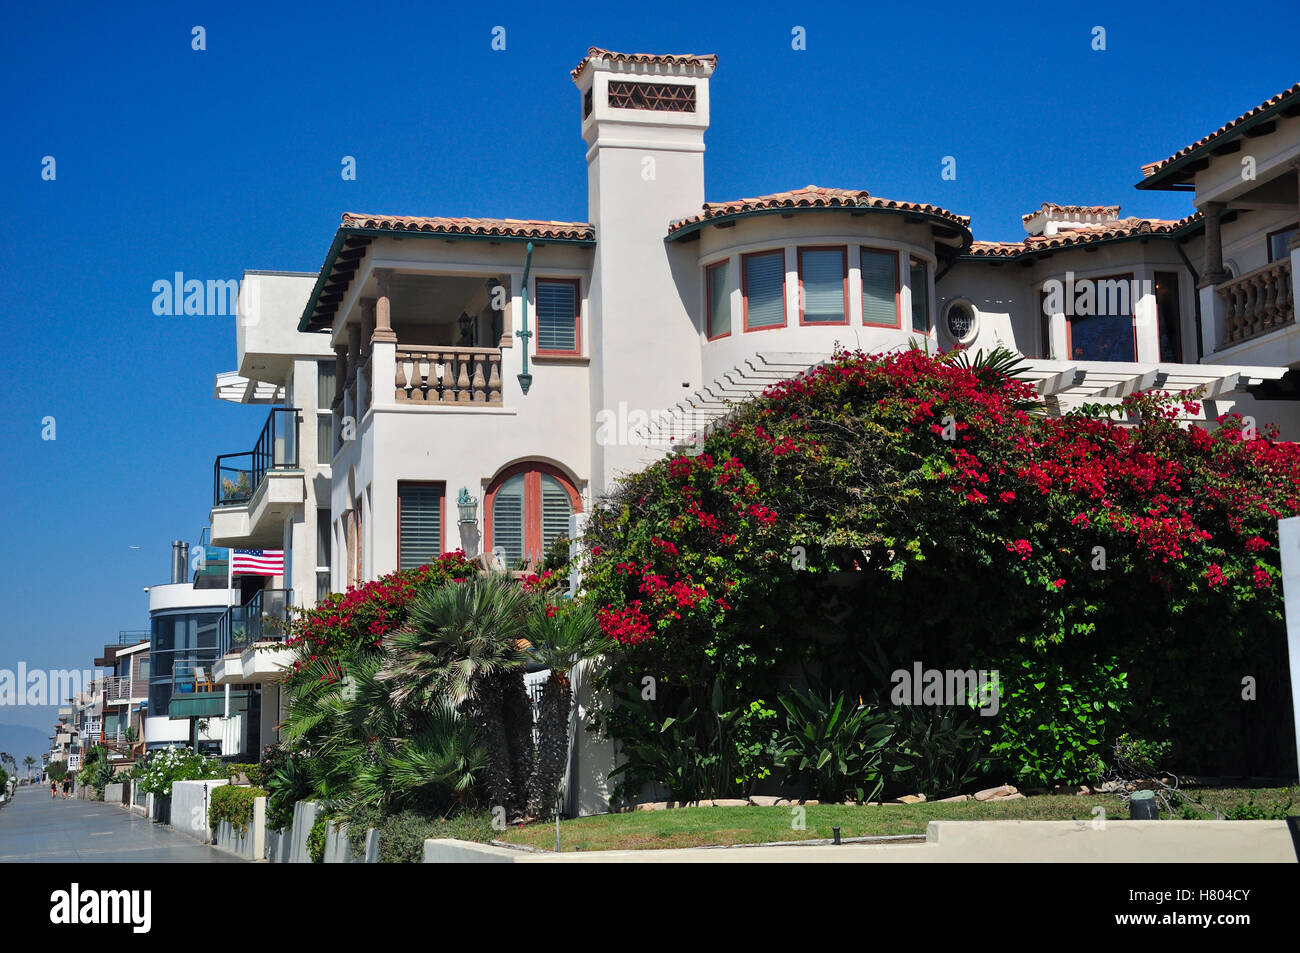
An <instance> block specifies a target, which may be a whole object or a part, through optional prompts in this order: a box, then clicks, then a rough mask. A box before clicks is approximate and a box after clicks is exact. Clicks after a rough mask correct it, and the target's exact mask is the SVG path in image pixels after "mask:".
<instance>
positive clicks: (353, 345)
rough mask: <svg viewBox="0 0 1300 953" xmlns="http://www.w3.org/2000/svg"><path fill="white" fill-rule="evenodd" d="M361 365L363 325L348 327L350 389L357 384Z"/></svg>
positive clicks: (350, 325)
mask: <svg viewBox="0 0 1300 953" xmlns="http://www.w3.org/2000/svg"><path fill="white" fill-rule="evenodd" d="M360 365H361V325H359V324H349V325H348V381H347V383H348V389H349V390H353V389H354V388H355V387H356V383H357V368H358V367H359V366H360Z"/></svg>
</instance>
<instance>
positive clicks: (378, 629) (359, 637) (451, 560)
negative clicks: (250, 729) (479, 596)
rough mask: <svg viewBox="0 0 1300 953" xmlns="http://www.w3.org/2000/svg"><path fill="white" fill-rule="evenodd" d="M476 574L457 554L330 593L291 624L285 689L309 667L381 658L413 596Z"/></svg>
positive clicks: (448, 554)
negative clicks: (290, 657) (290, 658)
mask: <svg viewBox="0 0 1300 953" xmlns="http://www.w3.org/2000/svg"><path fill="white" fill-rule="evenodd" d="M477 572H478V566H477V564H475V563H474V562H473V561H472V560H470V559H467V558H466V556H465V553H464V551H463V550H459V549H457V550H454V551H452V552H449V553H443V554H442V555H441V556H439V557H438V558H437V559H435V560H433V561H432V562H429V563H426V564H425V565H423V566H420V567H419V568H418V569H405V570H398V571H397V572H391V573H389V574H388V575H386V576H380V577H379V578H378V579H375V580H373V581H371V582H366V583H362V584H361V585H359V586H349V587H348V589H347V591H346V592H335V593H331V594H330V595H329V596H328V597H326V598H325V599H323V600H322V601H321V602H320V603H319V604H317V605H316V606H315V607H313V608H311V609H306V610H304V611H303V612H302V613H301V614H299V615H298V616H297V617H296V618H294V619H293V620H292V621H291V622H290V624H289V634H288V638H287V639H286V640H285V646H286V647H288V648H291V649H293V650H294V656H295V658H294V661H293V662H292V664H291V665H290V670H289V676H288V678H287V679H286V681H287V683H288V684H289V686H290V687H291V688H292V687H294V686H295V685H296V684H298V682H300V681H301V679H302V678H303V677H304V671H305V670H306V669H308V668H312V669H313V671H315V668H314V667H312V666H311V665H310V663H313V662H325V663H332V664H333V665H335V666H341V667H342V668H343V669H344V670H346V666H347V663H348V662H349V661H350V660H352V659H354V658H357V657H374V656H377V655H379V654H380V647H381V644H382V642H383V638H384V635H385V634H386V633H389V632H393V631H396V630H397V629H400V628H401V627H402V626H403V625H404V624H405V623H406V612H407V608H408V607H409V606H410V604H411V601H412V600H413V599H415V597H416V596H417V595H419V594H420V593H422V592H432V591H433V590H434V589H437V588H438V587H439V586H441V585H442V584H443V583H446V582H453V581H460V580H462V579H466V578H468V577H469V576H472V575H475V574H477ZM311 677H314V678H319V675H313V676H311Z"/></svg>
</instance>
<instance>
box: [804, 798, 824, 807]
mask: <svg viewBox="0 0 1300 953" xmlns="http://www.w3.org/2000/svg"><path fill="white" fill-rule="evenodd" d="M799 803H800V804H802V805H804V806H805V807H816V806H817V805H818V804H820V803H821V801H814V800H811V799H810V800H806V801H802V800H801V801H800V802H799Z"/></svg>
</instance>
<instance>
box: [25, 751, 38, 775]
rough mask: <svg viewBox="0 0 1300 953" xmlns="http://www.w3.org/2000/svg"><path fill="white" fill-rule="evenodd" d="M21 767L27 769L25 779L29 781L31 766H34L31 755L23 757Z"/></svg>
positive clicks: (34, 761) (34, 760)
mask: <svg viewBox="0 0 1300 953" xmlns="http://www.w3.org/2000/svg"><path fill="white" fill-rule="evenodd" d="M23 767H24V768H26V769H27V780H28V781H31V779H32V768H34V767H36V759H35V758H33V757H32V756H31V755H28V756H27V757H25V758H23Z"/></svg>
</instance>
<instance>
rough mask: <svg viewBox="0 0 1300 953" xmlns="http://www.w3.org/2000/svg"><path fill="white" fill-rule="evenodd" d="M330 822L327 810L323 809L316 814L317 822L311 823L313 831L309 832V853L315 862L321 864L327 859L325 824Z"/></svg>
mask: <svg viewBox="0 0 1300 953" xmlns="http://www.w3.org/2000/svg"><path fill="white" fill-rule="evenodd" d="M328 823H329V818H328V817H326V816H325V812H324V811H321V812H320V813H319V814H317V815H316V820H315V822H314V823H313V824H312V825H311V831H310V832H309V833H308V834H307V853H308V855H309V856H310V857H311V862H312V863H313V864H319V863H322V862H324V860H325V825H327V824H328Z"/></svg>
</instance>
